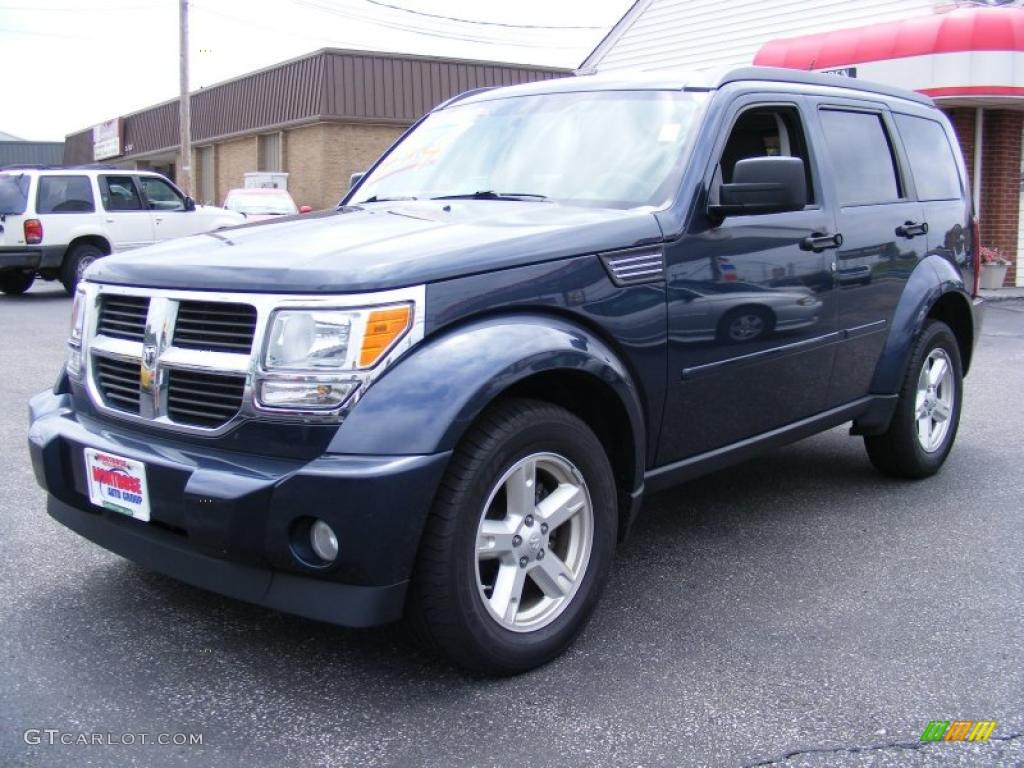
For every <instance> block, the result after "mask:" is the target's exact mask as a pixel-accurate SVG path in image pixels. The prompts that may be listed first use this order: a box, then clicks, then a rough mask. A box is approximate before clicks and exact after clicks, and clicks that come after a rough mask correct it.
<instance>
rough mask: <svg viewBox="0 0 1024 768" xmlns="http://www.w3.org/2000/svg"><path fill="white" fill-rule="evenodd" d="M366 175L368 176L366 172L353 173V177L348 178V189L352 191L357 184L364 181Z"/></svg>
mask: <svg viewBox="0 0 1024 768" xmlns="http://www.w3.org/2000/svg"><path fill="white" fill-rule="evenodd" d="M365 175H366V172H365V171H362V172H360V173H353V174H352V175H351V176H349V177H348V188H349V189H352V188H353V187H354V186H355V185H356V184H358V183H359V182H360V181H362V180H363V176H365Z"/></svg>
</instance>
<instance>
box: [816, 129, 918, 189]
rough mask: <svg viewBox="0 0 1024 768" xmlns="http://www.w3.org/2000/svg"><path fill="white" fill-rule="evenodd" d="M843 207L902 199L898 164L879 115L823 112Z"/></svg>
mask: <svg viewBox="0 0 1024 768" xmlns="http://www.w3.org/2000/svg"><path fill="white" fill-rule="evenodd" d="M820 115H821V127H822V129H823V130H824V133H825V144H826V146H827V147H828V153H829V156H830V157H831V158H832V170H833V172H834V173H835V185H836V189H837V190H838V192H839V204H840V205H844V206H845V205H873V204H878V203H894V202H896V201H898V200H900V199H901V198H902V195H901V193H900V185H899V179H898V176H897V174H896V162H895V160H894V158H893V152H892V145H891V144H890V142H889V134H888V133H887V132H886V130H885V123H884V122H883V121H882V116H881V115H880V114H878V113H876V112H847V111H844V110H838V109H823V110H821V112H820Z"/></svg>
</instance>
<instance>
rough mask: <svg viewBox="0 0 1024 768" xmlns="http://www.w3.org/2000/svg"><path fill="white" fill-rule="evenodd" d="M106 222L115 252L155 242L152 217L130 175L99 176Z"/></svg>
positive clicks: (104, 221)
mask: <svg viewBox="0 0 1024 768" xmlns="http://www.w3.org/2000/svg"><path fill="white" fill-rule="evenodd" d="M99 186H100V199H101V201H102V203H103V211H104V214H105V215H104V217H103V223H104V227H105V228H106V230H107V234H108V236H109V238H110V244H111V245H112V246H113V249H114V250H115V251H127V250H130V249H132V248H140V247H142V246H144V245H149V244H151V243H152V242H153V241H154V239H155V238H154V236H153V216H152V214H150V212H149V210H147V208H146V206H145V205H144V204H143V202H142V193H141V192H140V190H139V188H138V185H137V184H136V183H135V177H134V176H132V175H130V174H113V173H111V174H102V175H101V176H100V178H99Z"/></svg>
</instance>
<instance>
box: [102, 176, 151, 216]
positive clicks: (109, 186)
mask: <svg viewBox="0 0 1024 768" xmlns="http://www.w3.org/2000/svg"><path fill="white" fill-rule="evenodd" d="M100 196H101V197H102V198H103V207H104V208H105V209H106V210H108V211H141V210H142V199H141V198H140V197H139V191H138V190H137V189H136V188H135V181H134V179H132V177H131V176H101V177H100Z"/></svg>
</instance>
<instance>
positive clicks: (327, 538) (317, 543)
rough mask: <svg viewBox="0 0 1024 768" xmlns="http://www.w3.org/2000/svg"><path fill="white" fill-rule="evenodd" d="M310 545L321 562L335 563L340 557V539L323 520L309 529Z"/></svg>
mask: <svg viewBox="0 0 1024 768" xmlns="http://www.w3.org/2000/svg"><path fill="white" fill-rule="evenodd" d="M309 544H310V546H312V547H313V551H314V552H316V556H317V557H319V558H320V559H321V560H324V561H326V562H328V563H333V562H334V561H335V560H336V559H337V557H338V537H337V536H336V535H335V534H334V531H333V530H331V526H329V525H328V524H327V523H325V522H324V521H323V520H317V521H316V522H315V523H313V526H312V527H311V528H310V529H309Z"/></svg>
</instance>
